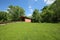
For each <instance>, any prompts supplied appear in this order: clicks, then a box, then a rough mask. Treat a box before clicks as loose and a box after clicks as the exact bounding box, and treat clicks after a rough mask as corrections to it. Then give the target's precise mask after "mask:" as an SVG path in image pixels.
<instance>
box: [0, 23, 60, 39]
mask: <svg viewBox="0 0 60 40" xmlns="http://www.w3.org/2000/svg"><path fill="white" fill-rule="evenodd" d="M0 40H60V23H55V24H54V23H24V22H16V23H9V24H5V25H0Z"/></svg>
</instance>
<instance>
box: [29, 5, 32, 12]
mask: <svg viewBox="0 0 60 40" xmlns="http://www.w3.org/2000/svg"><path fill="white" fill-rule="evenodd" d="M28 8H29V11H30V12H31V13H32V12H33V9H32V6H31V5H29V7H28Z"/></svg>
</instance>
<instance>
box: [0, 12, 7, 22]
mask: <svg viewBox="0 0 60 40" xmlns="http://www.w3.org/2000/svg"><path fill="white" fill-rule="evenodd" d="M7 14H8V13H7V12H4V11H0V22H6V21H7V20H8V16H7Z"/></svg>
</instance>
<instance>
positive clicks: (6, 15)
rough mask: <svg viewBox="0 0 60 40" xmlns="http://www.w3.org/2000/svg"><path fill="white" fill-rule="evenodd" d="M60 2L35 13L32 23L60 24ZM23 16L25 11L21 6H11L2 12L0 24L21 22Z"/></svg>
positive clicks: (36, 10)
mask: <svg viewBox="0 0 60 40" xmlns="http://www.w3.org/2000/svg"><path fill="white" fill-rule="evenodd" d="M59 4H60V0H56V1H55V2H54V3H53V4H51V5H48V6H45V7H44V8H43V9H42V10H41V11H42V12H40V11H39V10H38V9H35V10H34V11H33V14H32V16H31V19H32V22H37V23H41V22H42V23H43V22H47V23H58V22H60V6H59ZM21 16H25V10H24V9H23V8H22V7H19V6H13V5H10V6H9V7H8V9H7V12H6V11H0V23H3V22H10V21H21V18H20V17H21Z"/></svg>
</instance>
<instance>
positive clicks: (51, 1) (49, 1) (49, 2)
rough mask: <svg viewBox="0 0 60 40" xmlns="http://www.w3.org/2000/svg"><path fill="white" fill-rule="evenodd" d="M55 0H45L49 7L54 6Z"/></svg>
mask: <svg viewBox="0 0 60 40" xmlns="http://www.w3.org/2000/svg"><path fill="white" fill-rule="evenodd" d="M54 1H55V0H44V2H45V3H46V4H47V5H49V4H52V3H53V2H54Z"/></svg>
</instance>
